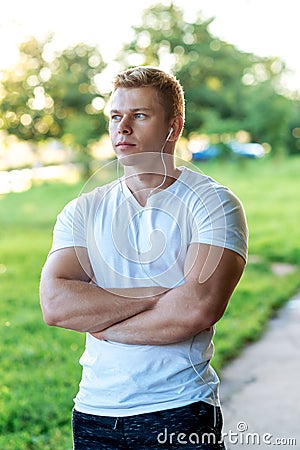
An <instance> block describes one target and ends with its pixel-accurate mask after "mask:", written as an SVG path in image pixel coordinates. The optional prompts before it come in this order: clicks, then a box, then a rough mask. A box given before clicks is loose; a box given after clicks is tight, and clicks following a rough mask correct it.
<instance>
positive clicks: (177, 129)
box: [167, 116, 183, 142]
mask: <svg viewBox="0 0 300 450" xmlns="http://www.w3.org/2000/svg"><path fill="white" fill-rule="evenodd" d="M182 129H183V118H182V117H181V116H176V117H174V119H173V121H172V125H171V128H170V130H169V133H168V139H167V140H168V141H171V142H172V141H177V139H178V138H179V136H180V135H181V133H182ZM171 130H172V131H171Z"/></svg>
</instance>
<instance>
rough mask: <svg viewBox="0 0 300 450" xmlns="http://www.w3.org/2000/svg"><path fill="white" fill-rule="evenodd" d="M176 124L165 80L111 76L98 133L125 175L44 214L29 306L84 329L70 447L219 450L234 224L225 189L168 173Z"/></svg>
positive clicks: (241, 242) (179, 122) (240, 224)
mask: <svg viewBox="0 0 300 450" xmlns="http://www.w3.org/2000/svg"><path fill="white" fill-rule="evenodd" d="M183 124H184V96H183V91H182V88H181V86H180V83H179V82H178V81H177V80H176V78H175V77H173V76H171V75H169V74H167V73H165V72H163V71H161V70H159V69H157V68H153V67H136V68H132V69H129V70H127V71H125V72H122V73H120V74H118V75H117V76H116V78H115V80H114V90H113V93H112V97H111V110H110V125H109V131H110V137H111V141H112V145H113V148H114V151H115V153H116V156H117V158H118V162H119V163H120V164H122V165H123V167H124V176H123V177H122V178H118V179H117V180H116V181H114V182H113V183H110V184H108V185H106V186H102V187H99V188H97V189H95V190H93V191H92V192H90V193H87V194H84V195H82V196H80V197H79V198H78V199H75V200H73V201H72V202H70V203H69V204H68V205H67V206H66V207H65V208H64V210H63V211H62V213H61V214H60V215H59V216H58V219H57V223H56V226H55V230H54V239H53V245H52V249H51V251H50V254H49V256H48V259H47V261H46V263H45V266H44V268H43V271H42V277H41V305H42V309H43V314H44V319H45V321H46V323H47V324H49V325H55V326H58V327H62V328H68V329H72V330H76V331H79V332H85V333H87V334H86V348H85V351H84V353H83V355H82V357H81V359H80V363H81V364H82V366H83V373H82V380H81V383H80V388H79V392H78V394H77V396H76V398H75V407H74V410H73V439H74V449H75V450H83V449H84V450H92V449H97V450H103V449H134V450H136V449H151V448H152V449H160V448H162V449H163V448H174V449H175V448H182V446H183V445H184V448H186V449H190V448H199V449H223V448H224V444H223V443H222V439H221V430H222V414H221V410H220V404H219V398H218V385H219V380H218V377H217V375H216V373H215V372H214V370H213V369H212V367H211V366H210V360H211V358H212V355H213V344H212V338H213V334H214V324H215V323H216V322H217V321H218V320H219V319H220V318H221V317H222V315H223V313H224V311H225V309H226V306H227V304H228V301H229V299H230V297H231V294H232V292H233V290H234V289H235V287H236V285H237V283H238V281H239V279H240V277H241V275H242V272H243V269H244V265H245V261H246V257H247V227H246V221H245V216H244V211H243V208H242V206H241V204H240V202H239V200H238V199H237V198H236V197H235V196H234V194H233V193H232V192H231V191H230V190H229V189H227V188H226V187H223V186H221V185H220V184H218V183H217V182H216V181H214V180H212V179H211V178H209V177H207V176H205V175H203V174H201V173H198V172H195V171H192V170H190V169H188V168H186V167H176V164H175V157H174V152H175V146H176V143H177V140H178V138H179V137H180V134H181V132H182V128H183Z"/></svg>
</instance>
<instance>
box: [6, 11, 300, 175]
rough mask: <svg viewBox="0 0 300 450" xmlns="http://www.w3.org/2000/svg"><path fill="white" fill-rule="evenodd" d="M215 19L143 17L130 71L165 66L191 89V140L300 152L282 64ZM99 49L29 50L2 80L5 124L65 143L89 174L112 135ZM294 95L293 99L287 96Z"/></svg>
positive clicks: (124, 60)
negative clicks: (223, 34) (237, 140)
mask: <svg viewBox="0 0 300 450" xmlns="http://www.w3.org/2000/svg"><path fill="white" fill-rule="evenodd" d="M212 21H213V18H211V19H208V20H204V19H203V18H202V16H201V13H200V12H199V14H198V15H197V17H195V20H194V22H193V23H189V22H187V21H186V20H185V18H184V13H183V10H182V9H181V8H179V7H177V6H175V5H174V4H173V3H171V4H170V5H169V6H165V5H163V4H162V3H158V4H156V5H153V6H151V7H150V8H148V9H145V10H144V13H143V15H142V17H141V23H140V25H139V26H135V27H133V31H134V37H133V39H132V41H131V42H129V43H127V44H124V45H123V47H122V48H121V49H120V52H119V55H118V56H117V61H118V63H119V64H120V66H121V68H124V69H125V68H127V67H130V66H134V65H139V64H141V65H159V66H160V67H162V68H164V69H166V70H169V71H171V72H173V73H174V74H175V75H176V76H177V78H178V79H179V80H180V82H181V83H182V85H183V87H184V91H185V97H186V125H185V130H184V137H186V138H187V139H189V138H190V137H193V135H194V134H201V135H203V134H205V135H207V136H209V137H210V140H211V142H213V143H215V144H216V143H223V144H224V143H225V144H226V140H230V139H233V138H234V137H235V135H236V133H237V132H239V131H241V130H244V131H246V132H247V133H248V136H249V139H250V140H251V141H252V142H258V143H268V144H269V146H270V148H271V149H272V154H273V155H277V154H281V153H293V154H296V153H299V152H300V114H299V112H300V102H299V99H297V98H296V97H294V98H293V95H292V93H288V92H287V91H286V89H285V88H284V86H283V84H282V82H281V80H282V76H283V75H284V74H285V72H286V68H285V65H284V63H283V61H281V60H280V59H279V58H275V57H272V58H262V57H259V56H256V55H254V54H251V53H245V52H242V51H240V50H239V49H238V48H237V47H235V46H234V45H232V44H230V43H227V42H224V41H222V40H221V39H219V38H218V37H216V36H213V35H212V34H211V33H210V31H209V26H210V24H211V22H212ZM106 68H107V67H106V64H105V63H104V61H103V59H102V56H101V54H100V53H99V51H98V50H97V48H94V47H89V46H88V45H85V44H82V43H81V44H78V45H76V46H75V47H72V48H67V49H65V50H64V51H61V52H58V51H54V50H53V45H52V36H47V38H46V39H45V40H44V41H42V42H39V41H37V39H36V38H34V37H33V38H31V39H29V40H28V41H27V42H24V43H22V44H21V45H20V56H19V61H18V63H17V65H16V67H14V68H13V69H10V70H7V71H5V72H4V73H3V74H2V80H1V81H0V125H1V127H0V128H2V129H4V130H7V132H8V133H9V134H14V135H16V136H17V137H18V138H20V139H25V140H30V141H32V142H33V143H37V142H39V141H44V140H46V139H49V138H55V139H59V140H61V141H62V142H64V143H66V144H67V145H68V146H69V147H71V148H73V149H78V150H79V152H78V155H80V159H81V161H82V162H84V163H85V165H86V167H87V170H88V166H89V162H90V158H91V156H90V145H91V144H92V142H94V141H96V140H99V139H100V137H101V136H102V135H103V134H104V133H105V132H106V128H107V120H106V117H105V114H104V108H105V104H106V98H105V95H104V94H103V93H101V83H102V81H101V80H102V79H103V78H102V76H103V74H104V73H105V70H106ZM287 94H288V95H287Z"/></svg>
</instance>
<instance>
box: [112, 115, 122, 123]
mask: <svg viewBox="0 0 300 450" xmlns="http://www.w3.org/2000/svg"><path fill="white" fill-rule="evenodd" d="M110 120H111V121H112V122H118V121H120V120H121V116H119V115H118V114H114V115H113V116H111V118H110Z"/></svg>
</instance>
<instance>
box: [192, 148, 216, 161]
mask: <svg viewBox="0 0 300 450" xmlns="http://www.w3.org/2000/svg"><path fill="white" fill-rule="evenodd" d="M220 152H221V151H220V149H219V147H218V146H217V145H210V146H208V147H207V148H205V149H203V150H200V151H199V152H193V153H192V160H193V161H206V160H208V159H213V158H216V157H217V156H219V154H220Z"/></svg>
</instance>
